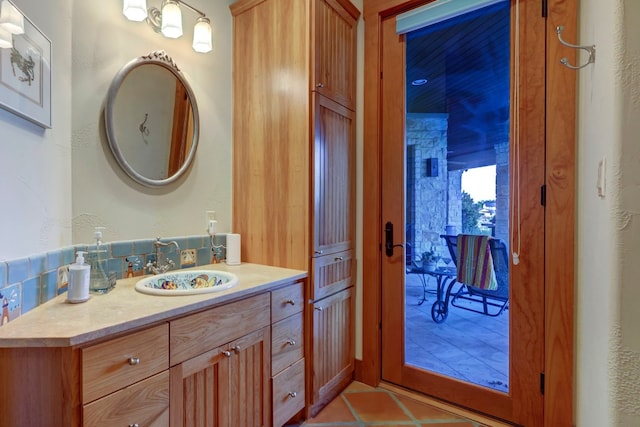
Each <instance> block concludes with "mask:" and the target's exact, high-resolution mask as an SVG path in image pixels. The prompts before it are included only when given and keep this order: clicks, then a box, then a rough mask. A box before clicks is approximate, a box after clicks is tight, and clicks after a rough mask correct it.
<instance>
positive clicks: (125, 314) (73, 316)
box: [0, 263, 307, 348]
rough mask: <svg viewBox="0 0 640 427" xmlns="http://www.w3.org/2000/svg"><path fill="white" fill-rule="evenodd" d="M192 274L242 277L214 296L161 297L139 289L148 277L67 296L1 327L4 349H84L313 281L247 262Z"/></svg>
mask: <svg viewBox="0 0 640 427" xmlns="http://www.w3.org/2000/svg"><path fill="white" fill-rule="evenodd" d="M185 270H186V269H185ZM192 270H221V271H228V272H231V273H234V274H236V275H237V276H238V279H239V280H238V282H239V283H238V284H237V285H236V286H234V287H233V288H230V289H227V290H224V291H219V292H213V293H208V294H199V295H181V296H158V295H148V294H143V293H140V292H138V291H136V290H135V289H134V286H135V284H136V282H137V281H138V280H140V279H142V277H135V278H129V279H122V280H118V281H117V283H116V286H115V288H114V289H113V290H112V291H111V292H109V293H107V294H104V295H94V294H92V295H91V298H89V300H88V301H86V302H83V303H80V304H71V303H68V302H66V298H67V294H66V292H65V293H64V294H62V295H58V296H57V297H56V298H54V299H52V300H51V301H48V302H46V303H44V304H42V305H40V306H38V307H36V308H34V309H33V310H31V311H29V312H27V313H25V314H23V315H22V316H20V317H19V318H17V319H15V320H13V321H11V322H9V323H7V324H6V325H4V326H2V327H0V348H6V347H67V346H76V345H82V344H85V343H88V342H90V341H94V340H99V339H101V338H104V337H106V336H109V335H113V334H118V333H122V332H126V331H128V330H132V329H137V328H140V327H143V326H147V325H151V324H154V323H158V322H160V321H164V320H168V319H171V318H175V317H178V316H182V315H185V314H188V313H190V312H195V311H199V310H202V309H204V308H208V307H214V306H216V305H220V304H222V303H225V302H228V301H232V300H236V299H238V298H242V297H246V296H249V295H254V294H257V293H260V292H264V291H266V290H269V289H271V288H274V287H277V286H279V285H283V284H286V283H291V282H293V281H296V280H299V279H302V278H305V277H307V272H306V271H301V270H291V269H286V268H279V267H270V266H265V265H259V264H247V263H243V264H240V265H237V266H228V265H226V264H211V265H203V266H198V267H194V268H193V269H192ZM144 277H147V276H144Z"/></svg>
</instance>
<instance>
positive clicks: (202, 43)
mask: <svg viewBox="0 0 640 427" xmlns="http://www.w3.org/2000/svg"><path fill="white" fill-rule="evenodd" d="M193 50H195V51H196V52H200V53H207V52H210V51H211V21H209V18H206V17H204V16H201V17H199V18H198V21H197V22H196V25H195V26H194V27H193Z"/></svg>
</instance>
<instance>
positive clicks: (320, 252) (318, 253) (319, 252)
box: [313, 251, 324, 255]
mask: <svg viewBox="0 0 640 427" xmlns="http://www.w3.org/2000/svg"><path fill="white" fill-rule="evenodd" d="M313 253H315V254H316V255H322V254H323V253H324V251H313Z"/></svg>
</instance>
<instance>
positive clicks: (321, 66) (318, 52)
mask: <svg viewBox="0 0 640 427" xmlns="http://www.w3.org/2000/svg"><path fill="white" fill-rule="evenodd" d="M313 5H314V12H315V24H316V27H315V28H316V30H315V39H314V40H313V42H312V44H311V46H312V49H314V52H315V55H314V60H315V70H314V71H315V73H314V76H315V80H314V88H313V89H312V90H315V91H317V92H318V93H320V94H322V95H324V96H326V97H328V98H331V99H333V100H334V101H336V102H338V103H339V104H341V105H344V106H345V107H347V108H349V109H350V110H355V109H356V99H355V98H356V47H357V27H356V24H357V21H356V20H357V18H358V16H359V15H360V12H359V11H358V10H357V9H356V8H355V7H354V6H353V5H352V4H351V3H349V2H348V1H339V0H315V1H314V3H313Z"/></svg>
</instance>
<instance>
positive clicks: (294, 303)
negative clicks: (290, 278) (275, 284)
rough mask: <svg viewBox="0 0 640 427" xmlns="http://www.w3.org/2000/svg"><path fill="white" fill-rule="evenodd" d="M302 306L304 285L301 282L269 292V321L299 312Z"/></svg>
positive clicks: (273, 321)
mask: <svg viewBox="0 0 640 427" xmlns="http://www.w3.org/2000/svg"><path fill="white" fill-rule="evenodd" d="M303 308H304V286H303V283H302V282H298V283H294V284H293V285H290V286H287V287H284V288H281V289H277V290H275V291H273V292H271V322H272V323H275V322H277V321H279V320H282V319H284V318H285V317H289V316H291V315H292V314H295V313H300V312H301V311H302V309H303Z"/></svg>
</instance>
